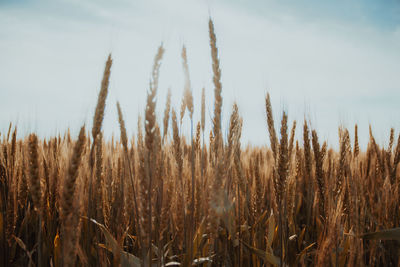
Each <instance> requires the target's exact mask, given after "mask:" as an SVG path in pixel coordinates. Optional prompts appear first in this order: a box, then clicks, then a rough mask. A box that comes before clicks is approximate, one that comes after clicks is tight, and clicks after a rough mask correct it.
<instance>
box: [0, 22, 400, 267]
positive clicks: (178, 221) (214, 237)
mask: <svg viewBox="0 0 400 267" xmlns="http://www.w3.org/2000/svg"><path fill="white" fill-rule="evenodd" d="M209 37H210V48H211V58H212V70H213V84H214V88H213V93H214V99H215V102H214V103H213V105H211V106H212V108H213V118H212V120H211V121H206V116H205V110H206V103H205V90H204V89H203V92H202V99H201V106H200V109H201V120H200V121H198V122H197V121H193V112H194V104H193V102H194V100H193V97H192V92H191V86H190V78H189V71H188V62H187V57H186V48H185V47H183V49H182V65H183V70H184V74H185V88H184V95H183V98H182V105H181V106H180V110H179V111H178V110H174V109H173V108H171V93H170V92H169V94H168V96H167V101H166V103H167V104H166V106H165V111H164V114H162V115H163V120H162V121H157V119H156V117H157V116H156V115H157V114H155V108H156V96H157V90H158V77H159V75H160V73H159V69H160V65H161V63H162V58H163V54H164V48H163V46H160V47H159V49H158V51H157V53H156V56H155V58H154V63H153V71H152V74H151V79H150V81H151V82H150V86H149V88H148V91H147V102H146V110H145V113H144V114H145V116H144V118H139V120H138V121H139V123H138V127H137V134H135V136H127V132H126V128H125V119H126V118H124V116H123V110H122V108H121V106H120V105H119V103H116V107H115V108H116V109H117V111H118V117H119V125H120V138H118V139H117V140H115V139H111V140H107V139H105V138H103V133H102V121H103V117H104V110H105V103H106V98H107V94H108V84H109V79H110V75H111V67H112V58H111V55H110V56H109V57H108V59H107V62H106V64H105V70H104V75H103V80H102V82H101V88H100V91H99V95H98V101H97V106H96V107H93V109H94V111H95V112H94V116H93V127H92V129H88V128H87V127H86V126H85V125H83V126H82V128H81V130H80V132H79V135H78V136H71V135H70V134H69V132H67V133H66V134H64V135H62V136H61V135H59V136H54V137H52V138H48V139H42V138H40V137H38V136H37V135H36V134H35V133H31V134H30V135H28V136H26V137H24V138H21V139H18V138H17V137H16V136H17V127H16V126H13V125H12V124H10V127H9V130H8V132H6V133H1V136H0V138H1V141H0V142H1V143H0V148H1V152H2V153H1V155H0V196H1V197H0V210H1V212H0V265H1V266H400V265H399V264H400V261H399V259H400V253H399V248H400V246H399V240H400V228H396V227H397V226H399V222H400V213H399V209H398V207H399V204H400V199H399V197H400V191H399V190H400V173H399V171H398V169H397V166H398V163H399V161H400V135H399V137H398V138H397V140H396V138H395V131H394V129H390V131H388V146H387V147H381V146H379V145H378V143H377V142H376V141H375V138H374V135H373V129H371V127H370V133H369V134H370V140H369V143H368V146H367V147H364V148H360V147H359V145H358V133H357V131H358V129H357V125H355V127H354V129H346V128H343V127H339V139H340V143H339V146H338V147H339V149H338V150H334V149H332V148H330V147H328V145H327V142H324V141H323V140H320V139H319V137H318V135H317V129H312V128H311V126H310V125H311V124H310V123H309V122H308V121H307V120H304V121H303V122H298V123H296V121H294V122H293V124H292V125H288V114H286V113H285V112H283V114H281V115H279V116H277V114H273V111H272V107H271V100H270V95H269V94H267V95H266V97H265V115H266V125H268V127H266V128H265V130H264V131H263V132H261V133H260V134H265V135H269V138H270V143H269V144H268V146H262V147H261V146H260V147H250V146H247V147H245V146H243V145H241V130H242V118H241V116H240V113H241V111H240V110H239V109H238V107H237V105H236V104H234V105H233V107H228V108H231V110H232V112H231V117H230V121H229V129H222V128H221V111H222V102H223V99H222V84H221V69H220V63H219V57H218V48H217V39H216V36H215V33H214V25H213V22H212V20H211V19H210V20H209ZM210 92H211V90H210ZM200 109H199V110H200ZM186 112H187V114H188V115H189V117H190V120H191V129H192V134H191V136H189V137H187V136H183V135H182V134H181V127H182V118H183V116H184V115H185V113H186ZM274 120H275V121H280V128H279V129H275V123H274ZM207 123H209V124H210V125H211V128H212V130H211V132H209V133H208V132H205V125H206V124H207ZM296 131H297V132H300V133H301V136H302V138H301V139H300V140H296V138H295V136H296ZM349 131H354V137H355V138H354V140H350V133H349ZM224 132H227V134H226V136H224V134H223V133H224Z"/></svg>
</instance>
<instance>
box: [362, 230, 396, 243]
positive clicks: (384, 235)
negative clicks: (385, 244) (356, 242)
mask: <svg viewBox="0 0 400 267" xmlns="http://www.w3.org/2000/svg"><path fill="white" fill-rule="evenodd" d="M359 237H360V238H362V239H379V240H399V241H400V227H398V228H392V229H387V230H382V231H377V232H373V233H365V234H361V235H359Z"/></svg>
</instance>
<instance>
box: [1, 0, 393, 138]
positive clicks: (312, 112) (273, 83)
mask: <svg viewBox="0 0 400 267" xmlns="http://www.w3.org/2000/svg"><path fill="white" fill-rule="evenodd" d="M210 14H211V16H212V17H213V19H214V22H215V28H216V33H217V43H218V47H219V49H220V60H221V69H222V83H223V95H224V103H223V109H224V114H223V126H224V128H225V129H227V125H228V120H229V115H230V112H231V107H232V103H233V101H237V102H238V104H239V109H240V112H241V114H242V116H243V117H244V129H243V135H242V136H243V140H242V141H243V143H247V142H249V141H250V142H251V143H253V144H268V143H269V142H268V134H267V128H266V123H265V110H264V97H265V94H266V92H267V91H268V92H270V94H271V97H272V104H273V108H274V113H275V117H276V121H278V120H279V117H280V116H281V113H282V111H283V110H286V111H288V113H289V119H290V120H293V119H296V120H298V121H301V122H302V120H303V118H304V116H306V117H307V118H308V119H310V120H311V123H312V126H313V127H314V128H316V129H317V131H318V132H319V133H320V135H321V138H323V139H327V140H328V141H329V143H330V144H331V145H334V146H336V143H337V139H338V137H337V132H338V131H337V128H338V125H339V124H341V123H342V124H344V125H345V126H347V127H349V128H351V131H352V129H353V126H354V123H356V122H357V123H358V124H359V129H360V135H361V136H360V137H361V141H362V142H363V143H364V144H365V143H366V141H367V138H368V124H369V123H371V124H372V126H373V130H374V133H375V135H376V138H377V139H378V140H381V142H382V143H383V140H385V141H387V136H388V133H389V129H390V127H395V129H396V130H397V132H398V131H399V130H400V120H399V118H400V108H399V100H400V75H399V70H400V2H399V1H394V0H392V1H391V0H388V1H373V0H366V1H361V0H347V1H344V0H339V1H316V0H311V1H295V0H287V1H277V0H270V1H265V0H253V1H248V0H246V1H245V0H233V1H232V0H229V1H228V0H220V1H211V0H209V1H201V0H197V1H195V0H170V1H162V0H148V1H125V0H119V1H94V0H79V1H78V0H71V1H60V0H59V1H49V0H39V1H29V0H25V1H24V0H18V1H4V0H0V24H1V25H2V26H1V27H0V73H1V74H2V75H1V77H2V78H1V79H0V131H1V132H3V133H4V132H5V131H6V130H7V128H8V124H9V122H10V121H12V122H14V123H17V125H18V127H19V133H20V136H23V135H25V134H27V133H29V132H31V131H36V132H38V133H39V134H41V135H42V136H51V135H54V134H56V133H58V132H61V133H63V132H64V131H65V130H66V129H67V128H68V127H70V128H71V130H72V133H73V134H76V133H77V130H78V129H79V127H80V126H81V125H82V124H83V123H86V124H87V125H88V126H89V127H90V126H91V121H92V116H93V111H94V108H95V104H96V97H97V93H98V90H99V86H100V81H101V76H102V72H103V69H104V62H105V60H106V57H107V54H108V53H109V52H112V54H113V58H114V65H113V67H112V74H111V84H110V94H109V98H108V100H107V107H106V117H105V122H104V126H103V128H104V130H105V132H106V134H107V135H108V136H110V135H111V134H112V133H115V135H119V130H118V123H117V116H116V108H115V102H116V101H117V100H119V101H120V102H121V106H122V109H123V111H124V115H125V119H126V121H127V127H128V131H129V133H130V134H132V133H136V125H137V117H138V114H139V113H143V110H144V104H145V97H146V90H147V87H148V81H149V77H150V72H151V65H152V61H153V57H154V55H155V52H156V50H157V47H158V45H159V44H160V43H161V42H163V43H164V46H165V48H166V54H165V58H164V60H163V63H162V67H161V76H160V88H159V92H158V103H157V109H158V111H159V116H160V117H159V119H160V120H159V121H161V119H162V118H161V116H162V110H163V109H164V104H165V97H166V94H167V89H168V87H171V89H172V94H173V105H174V107H175V108H176V109H179V108H180V100H181V96H182V91H183V77H182V75H183V74H182V67H181V59H180V49H181V47H182V45H183V44H185V45H186V47H187V50H188V59H189V68H190V74H191V80H192V87H193V88H192V89H193V94H194V97H195V119H196V120H198V119H199V115H200V114H199V112H200V108H199V105H200V95H201V88H202V87H203V86H204V87H205V88H206V95H207V101H208V108H207V110H208V114H207V116H208V117H207V119H208V124H210V123H209V122H210V117H211V116H212V110H213V86H212V83H211V81H212V80H211V78H212V71H211V61H210V49H209V43H208V25H207V21H208V16H209V15H210ZM188 125H189V121H188V118H185V120H184V132H186V133H188V132H189V131H188V129H187V126H188ZM277 126H278V125H277ZM298 129H299V130H300V127H299V128H298ZM299 132H300V131H299Z"/></svg>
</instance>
